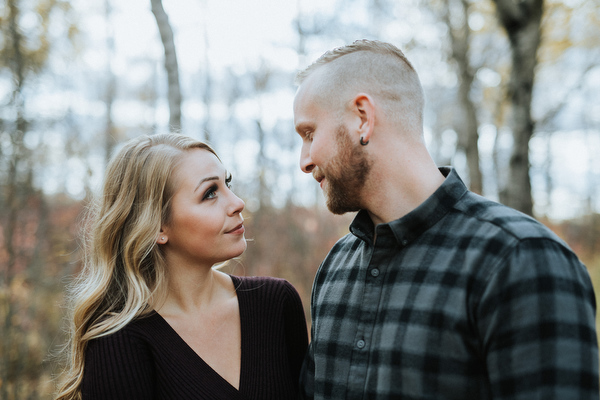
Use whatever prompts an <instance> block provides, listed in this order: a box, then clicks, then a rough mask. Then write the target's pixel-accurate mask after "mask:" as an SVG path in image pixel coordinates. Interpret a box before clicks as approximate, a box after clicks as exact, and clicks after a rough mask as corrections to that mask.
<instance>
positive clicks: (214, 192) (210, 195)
mask: <svg viewBox="0 0 600 400" xmlns="http://www.w3.org/2000/svg"><path fill="white" fill-rule="evenodd" d="M215 197H217V187H216V186H211V187H210V189H208V190H207V191H206V193H204V197H202V200H208V199H214V198H215Z"/></svg>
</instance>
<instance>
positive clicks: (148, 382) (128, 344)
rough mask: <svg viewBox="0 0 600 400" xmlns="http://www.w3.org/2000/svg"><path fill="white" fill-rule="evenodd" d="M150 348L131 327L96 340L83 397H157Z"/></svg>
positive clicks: (88, 361) (113, 399) (87, 364)
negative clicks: (130, 329) (130, 331)
mask: <svg viewBox="0 0 600 400" xmlns="http://www.w3.org/2000/svg"><path fill="white" fill-rule="evenodd" d="M151 358H152V357H151V353H150V351H149V350H148V349H147V348H146V347H145V345H144V344H143V343H142V342H141V341H139V340H137V339H136V338H135V337H134V335H132V334H131V333H129V332H128V331H127V330H120V331H118V332H116V333H114V334H112V335H109V336H104V337H101V338H98V339H94V340H92V341H91V342H90V344H89V345H88V347H87V350H86V356H85V368H84V375H83V384H82V397H83V400H94V399H99V400H100V399H103V400H106V399H111V400H119V399H123V400H146V399H153V398H154V393H155V392H154V382H155V376H154V375H155V374H154V371H153V362H152V359H151Z"/></svg>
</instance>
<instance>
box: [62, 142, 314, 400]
mask: <svg viewBox="0 0 600 400" xmlns="http://www.w3.org/2000/svg"><path fill="white" fill-rule="evenodd" d="M230 180H231V177H230V176H228V175H227V171H226V170H225V168H224V167H223V165H222V164H221V162H220V160H219V158H218V157H217V155H216V153H215V152H214V151H213V150H212V149H211V148H210V147H209V146H208V145H206V144H204V143H201V142H197V141H194V140H192V139H190V138H188V137H185V136H181V135H175V134H165V135H154V136H143V137H139V138H137V139H134V140H132V141H130V142H128V143H127V144H126V145H125V146H124V148H123V149H122V150H121V151H120V152H119V153H117V154H116V155H115V156H114V158H113V159H112V160H111V162H110V163H109V165H108V169H107V173H106V177H105V183H104V189H103V193H102V196H101V197H100V198H99V201H98V202H97V203H98V204H97V207H96V208H95V210H96V211H95V213H94V214H93V225H92V230H91V237H90V240H89V245H88V246H87V252H86V257H85V266H84V270H83V271H82V273H81V277H80V278H79V281H78V282H77V283H76V284H75V285H74V286H73V290H72V300H73V320H72V335H71V346H70V362H69V364H70V365H69V368H68V370H67V372H66V374H65V378H66V379H65V382H64V384H63V385H62V387H61V388H60V393H59V397H58V399H61V400H62V399H78V398H83V399H84V400H88V399H128V400H132V399H211V400H215V399H228V400H235V399H260V400H264V399H277V400H281V399H292V398H296V397H297V389H298V388H297V385H298V384H297V381H298V375H299V372H300V367H301V364H302V359H303V356H304V353H305V350H306V348H307V342H308V339H307V331H306V321H305V319H304V313H303V309H302V304H301V302H300V298H299V296H298V294H297V292H296V291H295V290H294V288H293V287H292V286H291V285H290V284H289V283H287V282H286V281H284V280H281V279H275V278H258V277H253V278H252V277H236V276H230V275H226V274H224V273H222V272H219V271H218V270H216V269H215V268H213V266H214V265H215V264H218V263H222V262H224V261H226V260H229V259H231V258H233V257H237V256H239V255H240V254H242V253H243V252H244V250H245V249H246V240H245V238H244V225H243V220H244V219H243V218H242V214H241V212H242V210H243V209H244V202H243V201H242V200H240V199H239V198H238V197H237V196H236V195H235V194H233V192H232V191H231V189H230V187H229V182H230Z"/></svg>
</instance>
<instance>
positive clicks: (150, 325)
mask: <svg viewBox="0 0 600 400" xmlns="http://www.w3.org/2000/svg"><path fill="white" fill-rule="evenodd" d="M159 328H160V318H159V317H158V314H157V313H156V312H155V311H151V312H149V313H147V314H145V315H142V316H138V317H136V318H135V319H133V320H132V321H130V322H129V323H127V324H126V325H124V326H122V327H120V328H119V329H116V330H114V331H112V332H109V333H105V334H103V335H102V336H99V337H96V338H94V339H92V340H90V345H94V346H131V345H143V344H144V343H146V342H147V341H148V337H153V336H154V335H153V332H156V330H158V329H159Z"/></svg>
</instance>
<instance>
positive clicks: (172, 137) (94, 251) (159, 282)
mask: <svg viewBox="0 0 600 400" xmlns="http://www.w3.org/2000/svg"><path fill="white" fill-rule="evenodd" d="M190 149H203V150H207V151H209V152H211V153H213V154H214V155H215V156H216V153H215V152H214V150H213V149H212V148H211V147H210V146H208V145H207V144H205V143H202V142H199V141H196V140H193V139H191V138H189V137H186V136H183V135H179V134H159V135H152V136H145V135H144V136H140V137H138V138H136V139H133V140H131V141H129V142H127V143H126V144H125V145H124V147H123V148H122V149H121V150H120V151H119V152H118V153H116V154H115V155H114V156H113V158H112V159H111V161H110V162H109V164H108V167H107V170H106V175H105V178H104V186H103V190H102V193H101V195H100V196H99V197H98V198H97V199H96V200H95V201H94V202H93V203H92V204H91V206H90V210H89V218H88V221H89V222H90V225H89V228H88V229H87V233H86V234H84V239H85V240H84V249H85V252H84V264H83V270H82V272H81V274H80V275H79V276H78V277H77V278H76V279H75V280H74V282H73V283H72V285H71V286H70V288H69V293H68V295H69V300H70V309H69V311H70V325H71V326H70V331H71V332H70V338H69V343H68V344H67V347H66V353H67V360H66V364H67V365H66V369H65V371H64V374H63V376H62V382H61V383H60V387H59V392H58V397H57V399H58V400H66V399H81V393H80V387H81V382H82V378H83V369H84V360H85V350H86V346H87V344H88V343H89V341H90V340H92V339H95V338H98V337H101V336H105V335H109V334H111V333H114V332H116V331H118V330H119V329H121V328H123V327H124V326H125V325H127V324H128V323H129V322H130V321H132V320H133V319H134V318H136V317H139V316H143V315H145V314H148V313H149V312H150V311H151V310H152V309H153V308H155V307H156V306H157V305H158V304H160V303H161V302H162V301H164V299H165V296H166V287H167V285H166V280H167V273H166V265H165V260H164V257H163V255H162V252H161V249H160V248H159V246H158V245H157V244H156V239H157V237H158V235H159V232H160V228H161V225H162V224H168V221H169V216H170V204H171V199H172V197H173V194H174V189H175V188H174V182H173V178H172V174H173V171H174V170H175V168H176V167H177V163H178V161H179V160H180V159H181V155H182V153H183V152H185V151H188V150H190Z"/></svg>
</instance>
